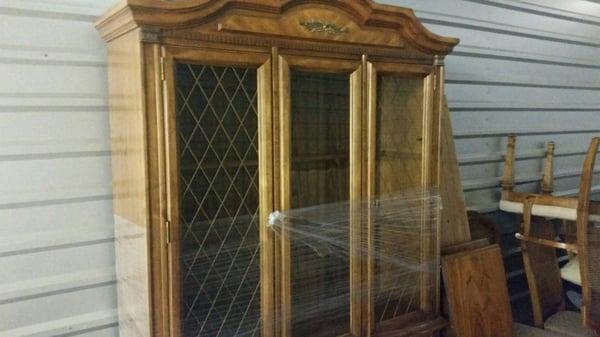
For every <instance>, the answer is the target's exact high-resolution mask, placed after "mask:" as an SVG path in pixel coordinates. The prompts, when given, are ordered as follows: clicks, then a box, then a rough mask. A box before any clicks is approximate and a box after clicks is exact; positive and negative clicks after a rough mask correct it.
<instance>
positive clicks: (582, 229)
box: [577, 138, 600, 330]
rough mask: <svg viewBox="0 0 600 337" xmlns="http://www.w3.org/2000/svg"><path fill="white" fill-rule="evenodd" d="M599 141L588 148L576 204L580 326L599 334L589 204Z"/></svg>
mask: <svg viewBox="0 0 600 337" xmlns="http://www.w3.org/2000/svg"><path fill="white" fill-rule="evenodd" d="M599 145H600V138H594V139H593V140H592V142H591V144H590V146H589V148H588V151H587V154H586V157H585V161H584V164H583V171H582V173H581V182H580V184H579V198H578V202H577V244H578V246H579V251H578V256H579V265H580V273H581V287H582V295H583V305H582V307H581V314H582V316H583V323H584V325H586V326H590V327H592V328H594V329H596V330H600V228H599V227H597V226H596V225H595V224H593V223H590V222H589V220H588V218H589V212H590V201H591V192H592V184H593V176H594V164H595V163H596V154H597V152H598V147H599Z"/></svg>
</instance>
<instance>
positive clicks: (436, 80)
mask: <svg viewBox="0 0 600 337" xmlns="http://www.w3.org/2000/svg"><path fill="white" fill-rule="evenodd" d="M437 77H438V76H437V74H433V91H436V90H437V86H438V79H437Z"/></svg>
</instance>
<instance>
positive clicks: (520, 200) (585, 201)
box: [500, 135, 600, 336]
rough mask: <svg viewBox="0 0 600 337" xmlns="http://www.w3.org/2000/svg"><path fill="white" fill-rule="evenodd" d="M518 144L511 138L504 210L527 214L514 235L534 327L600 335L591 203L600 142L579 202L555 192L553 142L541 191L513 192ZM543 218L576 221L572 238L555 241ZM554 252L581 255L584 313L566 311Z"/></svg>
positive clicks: (599, 208) (595, 209)
mask: <svg viewBox="0 0 600 337" xmlns="http://www.w3.org/2000/svg"><path fill="white" fill-rule="evenodd" d="M515 144H516V138H515V137H514V136H513V135H511V136H509V140H508V146H507V155H506V161H505V170H504V175H503V179H502V199H501V202H500V209H502V210H505V211H508V212H513V213H522V214H523V223H522V227H521V233H518V234H517V235H516V236H517V238H518V239H519V240H521V245H522V249H523V262H524V267H525V272H526V274H527V279H528V283H529V289H530V293H531V301H532V304H533V313H534V324H535V325H536V326H538V327H545V328H547V329H550V330H553V331H559V332H566V333H567V334H568V335H571V336H596V334H595V333H594V331H593V330H596V331H599V330H600V329H599V327H600V325H599V323H600V293H599V292H600V263H599V261H600V228H598V227H596V226H595V225H594V224H593V222H594V221H598V220H600V204H599V203H597V202H593V201H591V199H590V195H591V186H592V178H593V172H594V164H595V160H596V153H597V151H598V147H599V145H600V138H594V139H593V140H592V142H591V144H590V146H589V148H588V151H587V154H586V157H585V161H584V164H583V170H582V174H581V182H580V187H579V193H578V196H577V198H568V197H556V196H553V195H552V194H551V193H552V180H553V179H552V168H553V167H552V166H553V160H552V159H553V156H554V153H553V152H554V144H549V146H548V149H547V153H546V165H545V169H544V178H543V182H542V193H540V194H527V193H519V192H515V191H514V190H513V189H514V186H515V184H514V152H515ZM536 216H537V217H536ZM544 218H558V219H562V220H564V221H566V223H569V222H574V224H575V226H574V231H575V237H574V240H570V241H566V242H562V241H557V239H556V237H557V233H556V232H555V230H554V226H553V225H552V224H551V223H550V222H549V221H547V220H545V219H544ZM556 249H564V250H566V251H568V252H570V253H572V254H577V255H578V259H579V260H580V275H581V285H582V293H583V294H582V295H583V305H582V308H581V315H578V314H576V313H570V312H565V311H564V307H565V302H564V297H563V289H562V281H561V278H560V270H559V269H558V262H557V258H556ZM594 261H595V263H594ZM580 322H582V323H583V325H582V324H581V323H580Z"/></svg>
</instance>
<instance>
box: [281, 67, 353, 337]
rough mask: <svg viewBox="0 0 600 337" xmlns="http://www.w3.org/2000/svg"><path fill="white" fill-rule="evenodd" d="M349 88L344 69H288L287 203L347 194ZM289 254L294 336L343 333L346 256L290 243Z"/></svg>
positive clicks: (299, 203) (345, 329)
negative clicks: (325, 71) (289, 138)
mask: <svg viewBox="0 0 600 337" xmlns="http://www.w3.org/2000/svg"><path fill="white" fill-rule="evenodd" d="M349 92H350V88H349V77H348V75H344V74H323V73H309V72H300V71H293V72H292V78H291V94H292V95H291V104H292V113H291V119H292V120H291V128H292V142H291V147H292V154H291V156H292V172H291V188H292V193H291V205H292V208H301V207H308V206H314V205H319V204H327V203H333V202H340V201H345V200H348V195H349V191H350V188H349V177H350V176H349V161H348V156H349V144H350V143H349V130H350V123H349V116H350V107H349V103H350V97H349ZM348 230H349V229H348ZM292 242H293V241H292ZM291 260H292V271H291V273H292V275H291V277H292V280H291V289H292V333H293V336H294V337H296V336H297V337H300V336H313V337H333V336H340V335H343V334H345V333H348V332H349V322H350V318H349V312H350V300H349V296H348V294H349V289H350V263H349V261H348V258H347V256H334V255H329V256H319V255H318V254H317V253H316V252H314V251H313V250H312V249H311V248H310V247H307V246H306V245H302V244H294V243H292V247H291ZM345 308H346V309H347V310H345Z"/></svg>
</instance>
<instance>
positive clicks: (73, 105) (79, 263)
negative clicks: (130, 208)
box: [0, 0, 118, 337]
mask: <svg viewBox="0 0 600 337" xmlns="http://www.w3.org/2000/svg"><path fill="white" fill-rule="evenodd" d="M112 2H113V1H112V0H102V1H98V0H70V1H69V0H60V1H59V0H56V1H43V0H38V1H33V0H14V1H11V0H0V336H2V337H12V336H58V335H63V334H73V335H78V336H79V335H81V336H107V337H108V336H116V335H117V334H118V331H117V329H116V325H117V323H116V322H117V318H116V295H115V272H114V253H113V250H114V247H113V219H112V208H111V183H110V181H111V176H110V143H109V137H108V113H107V102H106V99H107V97H106V60H105V59H106V51H105V48H104V43H103V42H102V40H101V39H100V38H99V36H98V34H97V33H96V31H95V29H94V27H93V22H94V20H95V18H96V17H97V16H98V15H99V14H100V13H102V12H103V11H104V10H105V9H106V8H107V7H108V6H109V5H110V4H111V3H112Z"/></svg>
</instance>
